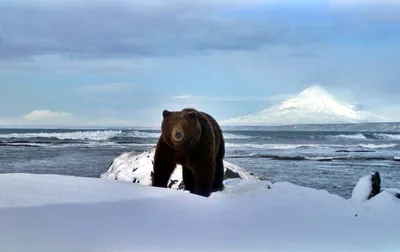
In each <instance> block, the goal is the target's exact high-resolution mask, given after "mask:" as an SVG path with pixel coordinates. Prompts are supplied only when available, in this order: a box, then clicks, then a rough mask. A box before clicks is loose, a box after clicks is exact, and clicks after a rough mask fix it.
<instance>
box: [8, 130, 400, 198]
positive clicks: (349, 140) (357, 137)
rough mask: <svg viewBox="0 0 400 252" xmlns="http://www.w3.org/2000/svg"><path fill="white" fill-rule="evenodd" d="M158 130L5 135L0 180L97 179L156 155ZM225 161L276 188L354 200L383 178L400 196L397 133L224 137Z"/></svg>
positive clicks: (234, 133) (231, 133)
mask: <svg viewBox="0 0 400 252" xmlns="http://www.w3.org/2000/svg"><path fill="white" fill-rule="evenodd" d="M158 137H159V131H158V130H115V129H112V130H111V129H110V130H104V129H90V130H89V129H86V130H81V129H0V173H16V172H17V173H34V174H60V175H72V176H83V177H97V178H98V177H100V175H101V174H102V173H104V172H106V171H107V169H108V166H109V165H110V163H111V162H112V161H113V159H114V158H116V157H118V156H119V155H120V154H121V153H123V152H131V151H134V152H137V153H138V154H139V153H141V152H143V151H145V150H149V149H151V148H153V147H154V146H155V144H156V143H157V139H158ZM224 137H225V141H226V158H225V160H226V161H229V162H231V163H234V164H236V165H239V166H241V167H243V168H245V169H247V170H248V171H251V172H253V173H255V174H257V175H259V176H260V177H262V178H264V179H269V180H272V181H273V182H278V181H288V182H292V183H295V184H298V185H301V186H307V187H313V188H317V189H321V190H327V191H329V192H331V193H335V194H338V195H340V196H343V197H346V198H348V197H350V196H351V192H352V189H353V187H354V186H355V184H356V183H357V181H358V180H359V179H360V177H361V176H364V175H367V174H368V173H370V172H374V171H378V172H380V174H381V178H382V187H385V188H390V187H396V188H400V133H387V132H362V133H361V132H334V131H330V132H322V131H314V132H313V131H301V132H300V131H263V130H224Z"/></svg>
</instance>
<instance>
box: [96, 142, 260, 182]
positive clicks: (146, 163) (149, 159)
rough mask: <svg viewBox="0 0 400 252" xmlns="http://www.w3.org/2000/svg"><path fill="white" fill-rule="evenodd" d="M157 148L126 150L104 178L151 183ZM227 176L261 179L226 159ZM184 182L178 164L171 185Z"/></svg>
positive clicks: (116, 159)
mask: <svg viewBox="0 0 400 252" xmlns="http://www.w3.org/2000/svg"><path fill="white" fill-rule="evenodd" d="M154 153H155V148H153V149H152V150H150V151H145V152H143V153H141V154H137V153H135V152H125V153H122V154H121V155H120V156H119V157H117V158H115V159H114V161H113V162H112V163H111V165H110V167H109V168H108V171H107V172H105V173H103V174H102V175H101V178H104V179H113V180H123V181H129V182H133V183H139V184H142V185H151V172H152V170H153V159H154ZM224 166H225V177H226V178H227V177H230V178H232V175H234V176H239V177H240V178H242V179H259V178H258V177H257V176H255V175H253V174H252V173H250V172H247V171H245V170H244V169H242V168H241V167H239V166H237V165H234V164H232V163H229V162H227V161H224ZM181 183H182V166H180V165H178V166H177V167H176V169H175V171H174V173H173V174H172V175H171V178H170V182H169V187H170V188H172V189H179V185H180V184H181Z"/></svg>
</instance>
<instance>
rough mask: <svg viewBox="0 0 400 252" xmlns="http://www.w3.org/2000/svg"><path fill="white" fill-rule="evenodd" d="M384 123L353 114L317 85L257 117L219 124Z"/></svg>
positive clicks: (374, 117) (364, 113)
mask: <svg viewBox="0 0 400 252" xmlns="http://www.w3.org/2000/svg"><path fill="white" fill-rule="evenodd" d="M376 121H386V119H385V118H382V117H380V116H378V115H374V114H372V113H370V112H367V111H359V110H356V109H355V107H354V106H352V105H350V104H347V103H345V102H341V101H339V100H338V99H336V98H335V97H333V96H332V95H331V94H329V93H328V92H327V91H326V90H324V89H323V88H322V87H321V86H319V85H313V86H310V87H309V88H307V89H305V90H304V91H302V92H301V93H300V94H299V95H298V96H296V97H293V98H291V99H289V100H286V101H284V102H282V103H280V104H277V105H275V106H272V107H270V108H268V109H266V110H263V111H261V112H260V113H256V114H250V115H246V116H241V117H237V118H232V119H228V120H225V121H222V122H221V125H224V126H278V125H293V124H327V123H330V124H336V123H361V122H376Z"/></svg>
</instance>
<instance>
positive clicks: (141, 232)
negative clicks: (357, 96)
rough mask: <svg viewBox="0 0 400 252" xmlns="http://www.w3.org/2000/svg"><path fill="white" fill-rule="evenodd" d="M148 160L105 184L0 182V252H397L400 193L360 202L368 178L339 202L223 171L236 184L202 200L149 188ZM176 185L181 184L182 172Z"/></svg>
mask: <svg viewBox="0 0 400 252" xmlns="http://www.w3.org/2000/svg"><path fill="white" fill-rule="evenodd" d="M153 155H154V149H153V150H150V151H148V152H144V153H141V154H135V153H132V152H128V153H123V154H121V156H119V157H117V158H116V159H115V160H114V162H113V163H112V164H111V165H110V167H109V169H108V171H107V172H106V173H104V174H103V175H102V179H99V178H81V177H72V176H60V175H34V174H1V175H0V211H1V212H0V223H1V225H0V237H1V239H0V251H31V252H35V251H38V252H39V251H40V252H42V251H60V252H62V251H96V252H97V251H100V252H102V251H105V252H106V251H107V252H108V251H122V252H124V251H166V252H168V251H174V252H178V251H300V252H302V251H310V252H313V251H328V252H329V251H354V252H358V251H363V252H368V251H374V252H375V251H389V252H390V251H399V249H400V245H399V242H398V241H399V238H400V235H399V234H400V218H399V217H398V213H399V210H400V200H399V199H397V198H396V197H395V196H394V195H396V193H399V192H400V190H398V189H394V188H391V189H385V190H383V191H382V192H381V193H379V194H378V195H376V196H374V197H372V198H371V199H369V200H366V198H368V192H370V190H371V189H370V186H371V183H370V181H371V175H367V176H364V177H363V178H361V179H360V181H359V182H358V183H357V185H356V187H355V189H354V192H353V196H352V198H351V199H345V198H342V197H340V196H338V195H334V194H330V193H329V192H328V191H326V190H316V189H313V188H307V187H302V186H297V185H295V184H292V183H288V182H278V183H271V182H270V181H264V180H260V179H259V178H257V177H256V176H254V175H251V174H249V173H248V172H246V171H245V170H244V169H243V168H241V167H238V166H236V165H234V164H231V163H229V162H225V165H226V167H227V168H229V169H231V170H232V171H234V172H238V173H239V175H240V178H234V179H227V180H224V184H225V190H224V191H221V192H215V193H213V194H212V195H211V196H210V197H209V198H205V197H200V196H198V195H195V194H190V193H188V192H186V191H182V190H174V189H177V187H173V188H172V189H169V188H156V187H151V186H149V183H150V178H149V176H150V172H151V170H152V162H151V161H152V158H153ZM133 170H135V171H133ZM116 178H117V179H118V181H115V179H116ZM133 179H136V180H138V181H139V182H138V181H136V183H132V180H133ZM174 179H177V180H181V177H180V173H179V172H176V173H175V174H174ZM368 181H369V182H368Z"/></svg>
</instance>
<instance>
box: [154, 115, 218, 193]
mask: <svg viewBox="0 0 400 252" xmlns="http://www.w3.org/2000/svg"><path fill="white" fill-rule="evenodd" d="M162 115H163V121H162V124H161V136H160V138H159V140H158V143H157V146H156V151H155V154H154V163H153V172H154V173H153V179H152V185H153V186H156V187H167V183H168V181H169V179H170V176H171V174H172V172H173V171H174V170H175V167H176V165H177V164H180V165H182V177H183V183H184V187H185V190H188V191H190V192H191V193H194V194H198V195H201V196H204V197H208V196H210V194H211V193H212V192H215V191H221V190H223V189H224V185H223V179H224V165H223V159H224V156H225V142H224V138H223V134H222V130H221V128H220V127H219V125H218V123H217V121H216V120H215V119H214V118H213V117H211V116H210V115H209V114H207V113H204V112H201V111H198V110H195V109H191V108H186V109H183V110H181V111H168V110H164V111H163V113H162Z"/></svg>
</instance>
